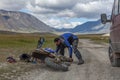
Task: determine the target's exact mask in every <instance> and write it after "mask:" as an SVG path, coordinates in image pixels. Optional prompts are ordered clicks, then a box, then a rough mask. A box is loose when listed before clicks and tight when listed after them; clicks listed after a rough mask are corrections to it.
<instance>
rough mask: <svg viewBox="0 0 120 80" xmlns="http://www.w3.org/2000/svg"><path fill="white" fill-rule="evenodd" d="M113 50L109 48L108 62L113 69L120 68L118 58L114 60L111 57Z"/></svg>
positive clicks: (119, 59)
mask: <svg viewBox="0 0 120 80" xmlns="http://www.w3.org/2000/svg"><path fill="white" fill-rule="evenodd" d="M113 54H114V53H113V50H112V48H111V47H109V59H110V62H111V65H112V66H113V67H120V58H115V57H114V56H113Z"/></svg>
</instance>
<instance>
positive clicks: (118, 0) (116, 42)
mask: <svg viewBox="0 0 120 80" xmlns="http://www.w3.org/2000/svg"><path fill="white" fill-rule="evenodd" d="M110 39H111V42H112V45H113V49H114V50H115V52H120V0H115V2H114V6H113V11H112V26H111V29H110Z"/></svg>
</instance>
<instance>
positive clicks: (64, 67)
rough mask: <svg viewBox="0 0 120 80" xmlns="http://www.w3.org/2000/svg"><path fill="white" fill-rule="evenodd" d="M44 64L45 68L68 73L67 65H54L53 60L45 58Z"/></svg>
mask: <svg viewBox="0 0 120 80" xmlns="http://www.w3.org/2000/svg"><path fill="white" fill-rule="evenodd" d="M45 63H46V65H47V66H49V67H51V68H53V69H55V70H62V71H68V66H67V65H65V64H60V63H59V64H58V63H55V62H54V59H53V58H49V57H47V58H45Z"/></svg>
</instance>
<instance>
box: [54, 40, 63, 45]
mask: <svg viewBox="0 0 120 80" xmlns="http://www.w3.org/2000/svg"><path fill="white" fill-rule="evenodd" d="M54 43H55V44H56V46H58V45H60V43H61V40H60V38H55V39H54Z"/></svg>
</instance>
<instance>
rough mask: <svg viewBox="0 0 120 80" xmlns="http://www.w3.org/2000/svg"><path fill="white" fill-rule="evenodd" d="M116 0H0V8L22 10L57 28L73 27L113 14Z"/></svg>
mask: <svg viewBox="0 0 120 80" xmlns="http://www.w3.org/2000/svg"><path fill="white" fill-rule="evenodd" d="M113 1H114V0H0V9H4V10H12V11H22V12H26V13H30V14H32V15H34V16H36V17H37V18H38V19H40V20H41V21H43V22H44V23H46V24H48V25H50V26H51V27H55V28H73V27H75V26H76V25H79V24H82V23H84V22H87V21H90V20H97V19H99V18H100V14H101V13H107V14H109V15H110V14H111V10H112V5H113Z"/></svg>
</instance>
